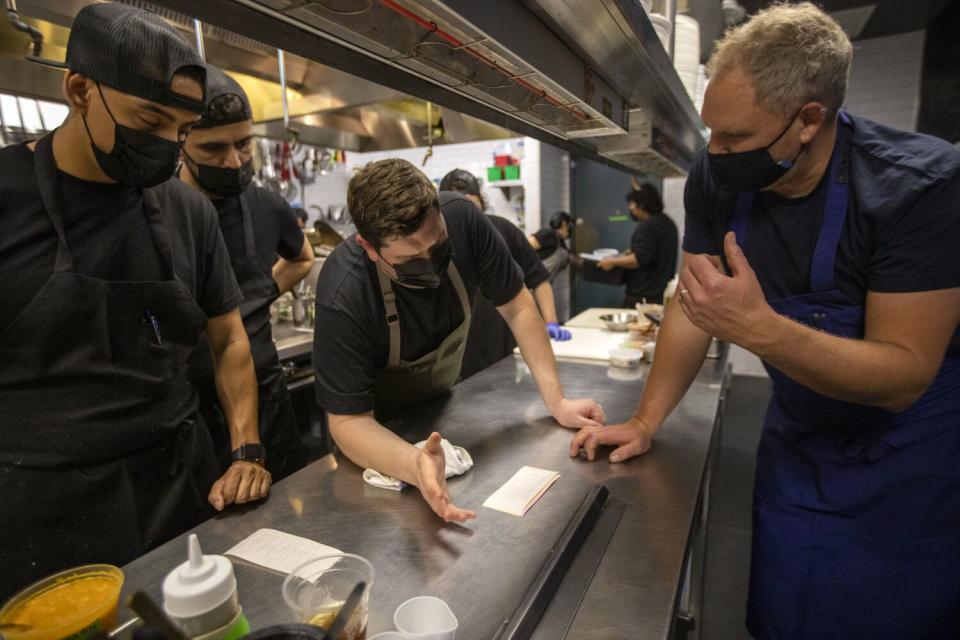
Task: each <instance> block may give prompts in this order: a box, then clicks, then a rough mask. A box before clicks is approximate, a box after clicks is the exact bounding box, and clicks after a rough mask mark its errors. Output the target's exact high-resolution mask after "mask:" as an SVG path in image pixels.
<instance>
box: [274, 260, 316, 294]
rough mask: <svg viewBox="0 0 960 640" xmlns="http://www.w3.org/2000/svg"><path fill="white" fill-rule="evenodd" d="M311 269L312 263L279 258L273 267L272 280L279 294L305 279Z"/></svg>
mask: <svg viewBox="0 0 960 640" xmlns="http://www.w3.org/2000/svg"><path fill="white" fill-rule="evenodd" d="M312 267H313V261H312V260H310V261H309V262H307V261H305V260H284V259H283V258H280V259H279V260H277V262H276V264H274V265H273V279H274V281H275V282H276V283H277V288H278V289H280V294H281V295H282V294H284V293H286V292H287V291H290V290H291V289H293V287H294V286H295V285H296V284H297V283H298V282H300V281H301V280H303V279H304V278H306V277H307V274H308V273H310V269H311V268H312Z"/></svg>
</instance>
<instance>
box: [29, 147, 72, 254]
mask: <svg viewBox="0 0 960 640" xmlns="http://www.w3.org/2000/svg"><path fill="white" fill-rule="evenodd" d="M33 160H34V162H33V168H34V173H35V175H36V178H37V187H38V190H39V191H40V200H41V201H42V202H43V207H44V209H46V211H47V215H48V216H49V217H50V222H52V223H53V228H54V230H56V232H57V258H56V261H55V262H54V266H53V270H54V273H64V272H68V271H73V268H74V267H73V256H71V255H70V249H69V248H68V247H67V234H66V232H65V231H64V228H63V212H62V210H61V209H60V180H59V179H58V177H57V163H56V160H55V159H54V157H53V134H52V133H50V134H47V135H46V136H44V137H43V138H42V139H41V140H40V141H39V142H37V145H36V149H35V152H34V158H33Z"/></svg>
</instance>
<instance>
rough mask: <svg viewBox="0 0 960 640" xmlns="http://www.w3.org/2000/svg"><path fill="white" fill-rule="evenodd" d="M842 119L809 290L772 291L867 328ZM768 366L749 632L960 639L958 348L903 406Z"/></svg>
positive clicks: (807, 312)
mask: <svg viewBox="0 0 960 640" xmlns="http://www.w3.org/2000/svg"><path fill="white" fill-rule="evenodd" d="M841 121H842V124H843V126H842V127H840V128H839V129H840V131H838V139H837V143H836V145H835V149H834V153H833V158H832V159H831V164H830V178H829V179H830V183H829V185H828V190H827V198H826V205H825V210H824V216H823V222H822V225H821V229H820V233H819V236H818V239H817V243H816V247H815V249H814V254H813V260H812V263H811V270H810V283H811V292H810V293H808V294H803V295H796V296H790V297H786V298H780V299H775V300H769V301H768V303H769V304H770V305H771V307H773V309H774V310H775V311H776V312H777V313H779V314H781V315H785V316H788V317H790V318H793V319H794V320H796V321H798V322H802V323H804V324H806V325H808V326H810V327H813V328H815V329H819V330H821V331H826V332H828V333H831V334H834V335H838V336H843V337H847V338H853V339H862V338H863V337H864V307H863V305H862V304H860V303H857V302H854V301H852V300H850V299H849V298H848V297H847V296H846V295H844V294H843V292H841V291H840V290H839V289H838V288H837V287H836V285H835V283H834V277H833V274H834V263H835V261H836V255H837V247H838V245H839V242H840V236H841V233H842V231H843V227H844V223H845V220H846V214H847V203H848V197H849V195H848V185H847V176H848V174H849V171H848V166H847V165H848V163H849V158H848V152H847V150H848V149H849V145H848V144H845V143H844V141H843V139H842V137H841V132H842V131H844V130H846V129H848V128H849V127H850V126H851V125H850V122H849V119H848V118H847V117H846V115H845V114H842V113H841ZM754 199H755V193H754V192H743V193H740V194H739V195H738V197H737V200H736V205H735V208H734V216H733V222H732V225H731V226H732V229H733V231H735V232H736V234H737V241H738V242H739V243H740V245H741V246H746V239H747V234H746V231H747V221H748V219H749V217H750V215H751V214H752V212H753V210H754V206H753V205H754ZM905 321H907V322H908V321H909V318H906V319H905ZM764 364H765V366H766V368H767V371H768V372H769V373H770V377H771V379H772V381H773V398H772V400H771V402H770V406H769V408H768V410H767V416H766V420H765V424H764V429H763V434H762V436H761V439H760V445H759V448H758V451H757V472H756V484H755V487H754V511H753V517H754V522H753V530H754V531H753V558H752V566H751V576H750V599H749V605H748V614H747V626H748V628H749V630H750V632H751V634H753V635H754V636H755V637H757V638H763V639H777V640H782V639H804V640H807V639H809V640H814V639H815V640H829V639H833V638H836V639H838V640H839V639H843V640H855V639H859V638H863V639H869V640H885V639H890V640H905V639H910V638H916V639H917V640H920V639H923V640H939V639H941V638H942V639H944V640H945V639H947V638H951V639H954V638H960V359H958V358H957V357H954V356H952V355H949V354H948V355H947V356H946V357H945V358H944V361H943V364H942V365H941V368H940V371H939V373H938V374H937V376H936V378H935V379H934V381H933V383H932V384H931V385H930V387H929V389H928V390H927V391H926V393H924V395H923V396H922V397H921V398H920V400H918V401H917V402H916V403H915V404H914V405H913V406H912V407H910V408H909V409H908V410H906V411H904V412H901V413H891V412H888V411H884V410H882V409H879V408H876V407H869V406H865V405H860V404H854V403H850V402H843V401H840V400H833V399H831V398H827V397H825V396H823V395H820V394H818V393H816V392H814V391H812V390H810V389H809V388H807V387H804V386H803V385H801V384H799V383H798V382H796V381H794V380H792V379H791V378H789V377H788V376H786V375H785V374H783V373H782V372H780V371H778V370H777V369H775V368H774V367H771V366H770V365H769V364H766V363H764ZM824 364H825V365H828V363H824ZM876 375H884V372H883V371H877V372H876Z"/></svg>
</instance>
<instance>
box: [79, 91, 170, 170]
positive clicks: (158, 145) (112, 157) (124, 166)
mask: <svg viewBox="0 0 960 640" xmlns="http://www.w3.org/2000/svg"><path fill="white" fill-rule="evenodd" d="M97 91H99V92H100V99H101V100H103V106H104V107H106V109H107V113H108V114H109V115H110V119H111V120H113V150H112V151H110V153H107V152H106V151H103V150H102V149H100V147H98V146H97V144H96V143H95V142H94V141H93V136H92V135H90V127H88V126H87V116H86V115H85V114H84V116H83V126H84V128H86V130H87V137H88V138H90V146H91V147H92V148H93V155H94V157H95V158H96V159H97V164H99V165H100V169H102V170H103V172H104V173H105V174H107V176H108V177H109V178H111V179H113V180H116V181H117V182H119V183H120V184H125V185H127V186H130V187H136V188H139V189H147V188H149V187H155V186H157V185H158V184H161V183H163V182H166V181H167V180H169V179H170V178H172V177H173V172H174V170H175V169H176V168H177V159H178V157H179V155H180V143H179V142H171V141H170V140H166V139H164V138H161V137H159V136H155V135H152V134H149V133H146V132H144V131H137V130H136V129H131V128H130V127H125V126H124V125H122V124H120V123H119V122H117V119H116V118H114V117H113V112H112V111H110V107H109V106H108V105H107V101H106V99H105V98H104V97H103V90H102V89H101V88H100V84H99V83H98V84H97Z"/></svg>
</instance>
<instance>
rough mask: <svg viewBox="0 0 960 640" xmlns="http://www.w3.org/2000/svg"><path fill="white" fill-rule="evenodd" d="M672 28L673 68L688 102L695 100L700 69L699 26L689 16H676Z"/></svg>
mask: <svg viewBox="0 0 960 640" xmlns="http://www.w3.org/2000/svg"><path fill="white" fill-rule="evenodd" d="M674 28H675V29H676V34H675V36H674V43H673V66H674V67H675V68H676V70H677V75H678V76H680V82H682V83H683V87H684V88H685V89H686V90H687V94H688V95H689V96H690V100H695V99H696V95H697V72H698V70H699V67H700V25H699V23H697V21H696V20H695V19H693V18H691V17H690V16H687V15H682V14H677V20H676V25H675V27H674Z"/></svg>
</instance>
